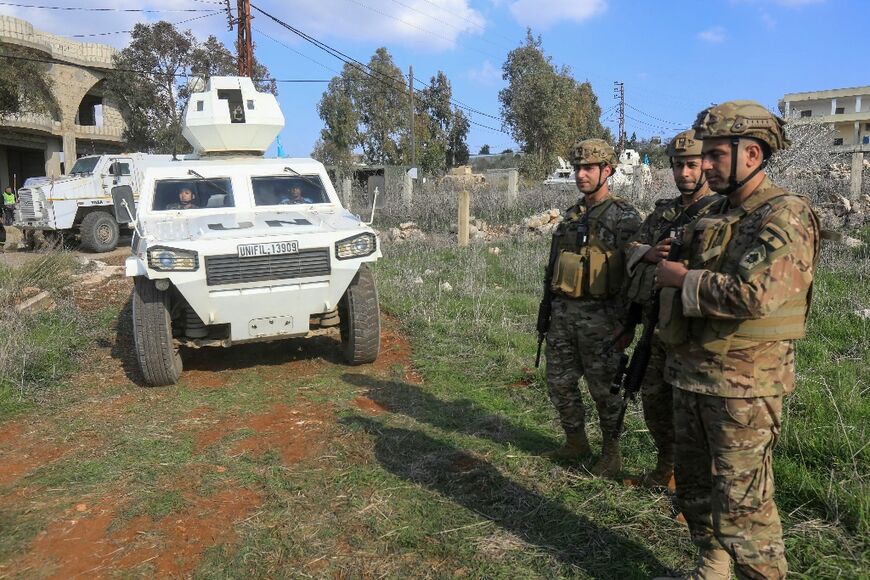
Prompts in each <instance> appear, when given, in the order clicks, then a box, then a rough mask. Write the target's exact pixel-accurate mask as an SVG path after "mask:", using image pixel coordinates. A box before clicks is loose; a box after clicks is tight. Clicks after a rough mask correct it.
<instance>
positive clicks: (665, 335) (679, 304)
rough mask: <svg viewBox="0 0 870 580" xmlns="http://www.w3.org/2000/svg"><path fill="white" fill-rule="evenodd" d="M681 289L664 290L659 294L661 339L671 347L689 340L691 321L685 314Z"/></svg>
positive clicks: (659, 329)
mask: <svg viewBox="0 0 870 580" xmlns="http://www.w3.org/2000/svg"><path fill="white" fill-rule="evenodd" d="M682 296H683V293H682V291H681V290H680V289H679V288H662V290H661V293H660V294H659V325H658V331H659V339H660V340H661V341H662V342H663V343H664V344H667V345H669V346H675V345H678V344H683V343H684V342H686V341H687V340H689V319H688V318H686V316H685V315H684V314H683V298H682Z"/></svg>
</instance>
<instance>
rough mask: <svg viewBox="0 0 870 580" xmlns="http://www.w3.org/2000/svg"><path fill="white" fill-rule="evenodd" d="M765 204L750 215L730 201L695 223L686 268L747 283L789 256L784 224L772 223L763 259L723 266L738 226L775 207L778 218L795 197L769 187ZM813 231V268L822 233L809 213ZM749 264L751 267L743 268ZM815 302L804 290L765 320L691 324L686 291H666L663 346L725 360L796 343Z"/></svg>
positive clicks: (760, 203) (686, 240)
mask: <svg viewBox="0 0 870 580" xmlns="http://www.w3.org/2000/svg"><path fill="white" fill-rule="evenodd" d="M760 195H762V196H763V197H762V199H759V200H755V201H756V202H757V205H755V207H754V209H752V210H751V211H747V210H746V209H745V208H744V206H743V205H741V206H739V207H736V208H729V207H728V201H727V200H725V201H723V202H722V205H721V206H720V207H719V208H714V209H713V211H711V212H710V213H709V214H707V215H706V216H705V217H702V218H701V219H699V220H698V221H697V222H695V224H694V227H692V228H691V229H690V230H688V231H687V232H686V236H685V238H684V243H685V245H686V247H687V248H690V251H689V252H688V257H689V261H688V262H686V261H684V264H686V266H687V267H688V268H690V269H693V270H710V271H712V272H720V273H724V274H730V275H735V276H738V277H740V278H741V279H743V280H748V279H749V274H750V266H751V265H754V264H757V263H758V261H759V260H765V261H768V262H772V261H774V260H776V259H777V258H779V257H780V256H782V255H783V254H786V253H788V252H789V250H790V248H789V246H788V237H787V236H786V234H785V232H784V231H783V227H784V226H786V227H787V225H786V224H778V223H777V220H776V219H774V220H772V221H771V222H770V223H768V224H767V225H766V226H765V227H764V229H763V230H762V231H761V232H760V234H759V239H760V240H761V242H762V245H763V247H764V255H763V256H762V255H761V252H759V255H758V256H752V255H751V252H750V254H747V256H746V257H744V260H741V261H740V262H739V263H736V264H723V258H724V256H725V251H726V248H727V247H728V244H729V242H730V241H731V238H732V236H733V234H734V228H735V226H736V225H737V224H738V223H739V222H740V221H741V220H743V219H745V218H746V217H748V216H750V215H751V214H753V213H755V212H756V211H759V210H760V209H761V208H763V207H766V206H771V208H772V210H773V211H774V212H775V211H776V210H777V208H778V207H780V206H781V205H782V204H783V203H784V202H786V201H788V196H794V195H795V194H792V193H789V192H787V191H785V190H783V189H779V188H776V187H771V188H769V189H767V190H766V191H764V192H763V193H761V194H760ZM810 215H811V216H812V218H811V219H812V221H813V227H814V229H815V234H816V235H815V242H814V245H815V248H814V266H815V262H816V261H818V257H819V245H820V233H821V228H820V225H819V221H818V218H817V217H816V215H815V213H814V212H812V211H810ZM753 257H754V258H755V261H752V258H753ZM747 260H749V261H750V262H751V263H745V262H747ZM811 297H812V291H811V286H809V287H807V288H805V289H804V290H802V291H801V292H800V293H799V294H797V295H795V296H793V297H791V298H790V299H789V300H787V301H786V302H784V303H783V304H781V305H780V306H779V307H778V308H777V309H776V310H774V311H773V312H771V313H770V314H768V315H767V316H764V317H763V318H757V319H751V320H723V319H715V318H708V317H704V318H694V317H692V318H689V317H686V316H684V315H683V304H682V291H681V289H679V288H664V289H662V293H661V299H660V310H659V317H660V318H659V320H660V321H661V322H660V326H659V337H660V338H661V340H662V341H663V342H664V343H665V344H670V345H678V344H682V343H685V342H686V341H689V340H691V341H692V342H694V343H697V344H699V345H700V346H702V347H703V348H704V349H705V350H707V351H709V352H713V353H716V354H725V353H727V352H728V351H732V350H742V349H745V348H750V347H752V346H755V345H757V344H759V343H763V342H771V341H778V340H795V339H799V338H804V336H806V320H807V314H808V313H809V308H810V302H811Z"/></svg>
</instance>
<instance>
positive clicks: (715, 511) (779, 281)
mask: <svg viewBox="0 0 870 580" xmlns="http://www.w3.org/2000/svg"><path fill="white" fill-rule="evenodd" d="M694 129H695V135H696V137H698V138H699V139H701V140H703V152H702V164H703V170H704V175H705V177H706V178H707V183H708V184H709V185H710V188H711V189H712V190H714V191H716V192H718V193H721V194H723V195H725V196H727V197H726V199H725V200H723V202H722V203H721V204H720V205H719V207H716V208H714V209H713V210H711V211H710V213H708V214H707V215H705V216H704V217H702V218H701V219H700V220H698V221H697V222H696V223H695V224H694V226H693V227H692V228H691V229H690V230H688V231H686V232H685V235H684V238H683V243H684V250H685V253H684V256H685V260H684V261H683V262H669V261H661V262H659V263H658V265H657V266H656V278H657V285H658V286H659V287H661V288H663V290H662V295H661V311H660V315H661V316H660V328H659V336H660V338H661V339H662V340H663V341H664V342H665V343H666V344H668V345H670V348H671V351H670V355H669V357H668V361H667V366H666V370H665V380H667V381H668V382H669V383H670V384H672V385H673V386H674V387H675V390H674V421H675V426H676V446H675V459H676V465H675V474H676V483H677V502H678V505H679V507H680V508H681V510H682V512H683V515H684V516H685V518H686V521H687V523H688V526H689V530H690V533H691V536H692V540H693V542H694V543H695V545H696V546H697V547H698V549H699V560H698V565H697V568H696V569H695V570H694V571H693V572H692V573H691V574H690V575H689V577H690V578H704V579H708V580H709V579H723V580H724V579H729V578H730V577H731V572H730V568H731V563H732V561H733V563H734V567H735V572H736V574H737V577H738V578H774V579H775V578H783V577H784V576H785V574H786V571H787V567H788V566H787V563H786V559H785V547H784V544H783V539H782V524H781V523H780V519H779V514H778V513H777V509H776V504H775V503H774V500H773V489H774V485H773V457H772V454H773V448H774V446H775V445H776V442H777V439H778V438H779V435H780V429H781V418H782V401H783V396H784V395H786V394H788V393H790V392H791V391H792V390H793V389H794V387H795V346H794V341H795V340H797V339H799V338H802V337H803V336H804V335H805V323H806V316H807V313H808V311H809V304H810V296H811V293H810V289H811V287H812V283H813V275H814V273H815V270H816V263H817V259H818V255H819V243H820V239H821V229H820V226H819V221H818V218H817V217H816V215H815V213H814V212H813V210H812V208H811V207H810V203H809V201H808V200H807V199H805V198H804V197H801V196H799V195H796V194H794V193H791V192H788V191H786V190H784V189H781V188H779V187H777V186H776V185H775V184H774V183H773V182H771V180H770V179H769V178H768V177H767V176H766V175H765V173H764V168H765V166H766V164H767V161H768V159H769V158H770V156H771V155H772V154H774V153H776V152H777V151H779V150H782V149H785V148H786V147H788V145H789V141H788V139H787V138H786V137H785V135H784V132H783V121H782V119H780V118H779V117H777V116H775V115H773V114H771V113H770V112H769V111H768V110H767V109H765V108H764V107H762V106H761V105H759V104H758V103H755V102H753V101H730V102H726V103H722V104H720V105H715V106H712V107H709V108H707V109H705V110H704V111H702V112H701V113H700V114H699V115H698V118H697V120H696V121H695V124H694Z"/></svg>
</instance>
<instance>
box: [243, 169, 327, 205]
mask: <svg viewBox="0 0 870 580" xmlns="http://www.w3.org/2000/svg"><path fill="white" fill-rule="evenodd" d="M251 187H252V188H253V190H254V203H255V204H256V205H295V204H308V203H329V197H328V196H327V195H326V191H324V189H323V184H322V183H321V182H320V177H318V176H317V175H306V176H305V177H300V176H295V175H293V176H291V175H270V176H268V177H252V178H251Z"/></svg>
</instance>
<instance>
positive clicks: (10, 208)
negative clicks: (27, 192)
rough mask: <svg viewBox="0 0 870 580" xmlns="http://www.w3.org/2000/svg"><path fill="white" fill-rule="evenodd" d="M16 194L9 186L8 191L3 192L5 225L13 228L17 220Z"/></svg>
mask: <svg viewBox="0 0 870 580" xmlns="http://www.w3.org/2000/svg"><path fill="white" fill-rule="evenodd" d="M14 213H15V193H13V192H12V188H11V187H9V186H8V185H7V186H6V189H4V190H3V223H4V224H6V225H7V226H11V225H12V222H13V221H14V220H15V217H14Z"/></svg>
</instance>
